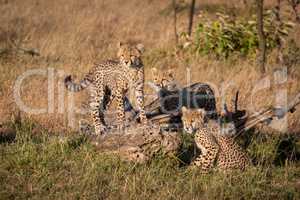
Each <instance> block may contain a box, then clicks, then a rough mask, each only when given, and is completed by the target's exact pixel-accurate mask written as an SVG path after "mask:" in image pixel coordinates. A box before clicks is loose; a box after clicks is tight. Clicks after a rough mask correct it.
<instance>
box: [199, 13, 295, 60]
mask: <svg viewBox="0 0 300 200" xmlns="http://www.w3.org/2000/svg"><path fill="white" fill-rule="evenodd" d="M274 22H275V14H274V12H273V11H271V10H268V11H267V12H265V16H264V32H265V35H266V45H267V49H273V48H275V47H276V46H277V45H278V43H277V40H278V37H277V36H279V37H280V38H281V39H284V37H285V36H287V35H288V33H289V31H290V30H291V29H292V28H293V26H294V24H293V23H291V22H289V21H283V22H282V25H281V26H278V25H277V24H276V23H274ZM194 43H195V51H196V52H198V53H204V54H211V53H212V54H214V55H216V56H217V57H224V58H227V57H228V56H229V55H230V54H231V53H234V52H238V53H240V54H241V55H243V56H248V55H253V54H255V52H256V49H257V48H258V36H257V25H256V16H255V15H253V16H252V17H251V18H250V20H247V19H243V18H236V19H234V18H232V17H230V16H229V15H226V14H222V13H217V19H216V20H213V21H211V20H210V19H208V17H207V16H205V15H202V16H201V21H200V23H199V24H198V26H197V29H196V36H195V41H194Z"/></svg>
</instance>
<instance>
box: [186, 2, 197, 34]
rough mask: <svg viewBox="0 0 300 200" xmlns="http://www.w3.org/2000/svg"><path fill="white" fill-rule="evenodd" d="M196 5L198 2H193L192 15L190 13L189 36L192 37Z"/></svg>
mask: <svg viewBox="0 0 300 200" xmlns="http://www.w3.org/2000/svg"><path fill="white" fill-rule="evenodd" d="M195 4H196V0H192V2H191V7H190V13H189V26H188V35H189V36H191V34H192V28H193V19H194V13H195Z"/></svg>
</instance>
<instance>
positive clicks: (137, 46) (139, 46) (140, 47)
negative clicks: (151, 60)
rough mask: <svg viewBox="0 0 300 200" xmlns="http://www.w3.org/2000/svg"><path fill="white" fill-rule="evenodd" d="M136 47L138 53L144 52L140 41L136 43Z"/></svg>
mask: <svg viewBox="0 0 300 200" xmlns="http://www.w3.org/2000/svg"><path fill="white" fill-rule="evenodd" d="M136 49H137V50H139V52H140V53H144V52H145V46H144V45H143V44H141V43H139V44H137V45H136Z"/></svg>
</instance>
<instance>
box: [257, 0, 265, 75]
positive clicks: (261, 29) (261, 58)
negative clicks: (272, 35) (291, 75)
mask: <svg viewBox="0 0 300 200" xmlns="http://www.w3.org/2000/svg"><path fill="white" fill-rule="evenodd" d="M256 6H257V8H256V15H257V32H258V40H259V55H258V57H257V62H258V65H259V68H260V72H261V73H262V74H264V73H265V72H266V68H265V62H266V36H265V33H264V21H263V19H264V18H263V17H264V16H263V8H264V0H256Z"/></svg>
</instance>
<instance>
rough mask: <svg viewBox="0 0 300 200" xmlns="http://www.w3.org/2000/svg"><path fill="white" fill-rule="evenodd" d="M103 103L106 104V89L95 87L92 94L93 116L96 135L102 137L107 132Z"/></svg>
mask: <svg viewBox="0 0 300 200" xmlns="http://www.w3.org/2000/svg"><path fill="white" fill-rule="evenodd" d="M103 103H104V89H103V87H102V86H99V87H97V88H96V87H94V88H93V89H92V93H91V101H90V107H91V116H92V119H93V123H94V127H95V134H96V135H101V134H104V133H105V132H106V125H105V121H104V113H103V111H104V110H103V109H104V108H103Z"/></svg>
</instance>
